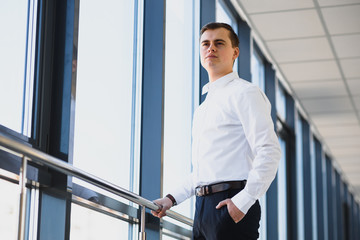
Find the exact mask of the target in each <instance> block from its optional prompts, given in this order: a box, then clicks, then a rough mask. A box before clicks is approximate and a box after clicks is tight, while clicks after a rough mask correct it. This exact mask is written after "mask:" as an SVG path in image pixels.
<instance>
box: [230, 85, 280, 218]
mask: <svg viewBox="0 0 360 240" xmlns="http://www.w3.org/2000/svg"><path fill="white" fill-rule="evenodd" d="M234 100H235V111H236V115H237V116H238V117H239V119H240V122H241V125H242V127H243V130H244V133H245V136H246V138H247V141H248V144H249V146H250V148H251V151H252V154H253V155H254V156H255V157H254V159H253V162H252V169H251V170H250V172H249V174H248V179H247V183H246V186H245V188H244V189H243V191H240V192H239V193H238V194H237V195H235V196H234V197H233V198H232V201H233V202H234V204H235V206H237V207H238V208H239V209H240V210H241V211H242V212H243V213H245V214H246V213H247V212H248V210H249V208H250V207H251V206H252V205H253V204H254V203H255V201H256V200H257V199H259V198H260V197H262V196H263V195H264V194H265V192H266V191H267V189H268V188H269V186H270V184H271V182H272V181H273V180H274V178H275V175H276V171H277V168H278V164H279V161H280V156H281V152H280V144H279V140H278V137H277V135H276V133H275V131H274V124H273V121H272V119H271V105H270V102H269V100H268V99H267V97H266V96H265V94H264V93H263V92H262V91H261V90H260V89H259V88H258V87H256V86H250V87H248V88H247V89H245V90H244V91H243V92H242V93H240V94H237V96H236V97H235V98H234Z"/></svg>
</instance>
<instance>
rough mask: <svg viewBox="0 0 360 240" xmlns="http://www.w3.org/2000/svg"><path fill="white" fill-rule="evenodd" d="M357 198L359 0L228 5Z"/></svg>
mask: <svg viewBox="0 0 360 240" xmlns="http://www.w3.org/2000/svg"><path fill="white" fill-rule="evenodd" d="M232 2H233V3H234V4H235V5H236V8H237V9H238V10H239V13H240V15H242V16H243V17H244V18H245V19H246V20H247V21H248V23H249V25H250V26H251V28H252V30H253V32H254V34H255V35H256V36H257V39H258V40H259V41H260V44H259V45H260V47H261V48H262V50H263V51H265V52H266V55H267V56H269V57H270V60H271V62H272V63H273V64H274V65H275V66H276V69H278V74H279V75H280V76H281V78H283V79H281V80H283V81H285V82H286V84H287V85H288V86H290V89H291V91H293V92H294V95H295V97H296V98H297V99H296V100H297V101H298V102H299V104H300V105H301V106H302V108H303V110H304V112H305V114H306V115H307V118H308V119H309V121H310V122H311V123H312V124H313V125H314V126H313V129H315V134H317V135H318V137H319V138H320V139H322V140H323V142H325V144H324V145H325V146H326V151H327V153H328V154H329V155H330V156H331V157H332V158H333V159H334V161H335V165H336V166H337V167H338V168H339V169H338V170H339V171H341V173H342V178H343V179H344V180H345V181H346V182H348V183H349V184H350V186H351V191H352V192H353V193H354V194H356V195H357V198H358V199H360V0H299V1H289V0H267V1H263V0H232Z"/></svg>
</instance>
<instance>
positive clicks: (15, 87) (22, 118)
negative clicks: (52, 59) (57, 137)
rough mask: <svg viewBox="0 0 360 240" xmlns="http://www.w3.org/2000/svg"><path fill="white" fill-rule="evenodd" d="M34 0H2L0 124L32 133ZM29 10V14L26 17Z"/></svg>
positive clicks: (0, 20) (0, 25) (0, 14)
mask: <svg viewBox="0 0 360 240" xmlns="http://www.w3.org/2000/svg"><path fill="white" fill-rule="evenodd" d="M34 9H36V8H34V1H27V0H21V1H13V0H4V1H1V8H0V32H1V37H0V53H1V54H0V112H1V114H0V125H3V126H5V127H7V128H9V129H11V130H14V131H16V132H18V133H22V134H24V135H26V136H30V135H31V113H32V89H33V83H32V82H33V64H34V63H33V57H34V56H33V55H34V48H33V46H34V45H33V43H34V41H35V40H34V36H35V35H34V34H33V32H34V31H35V29H34V28H35V27H34V26H35V25H34V21H35V19H33V14H34V11H35V10H34ZM28 13H29V18H28Z"/></svg>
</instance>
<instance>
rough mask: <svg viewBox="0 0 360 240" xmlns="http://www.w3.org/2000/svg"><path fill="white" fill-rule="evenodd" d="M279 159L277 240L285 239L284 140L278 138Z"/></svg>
mask: <svg viewBox="0 0 360 240" xmlns="http://www.w3.org/2000/svg"><path fill="white" fill-rule="evenodd" d="M279 142H280V148H281V159H280V163H279V168H278V174H277V177H278V215H279V224H278V231H279V240H286V239H287V221H286V220H287V218H286V213H287V205H286V142H285V141H284V140H283V139H282V138H279Z"/></svg>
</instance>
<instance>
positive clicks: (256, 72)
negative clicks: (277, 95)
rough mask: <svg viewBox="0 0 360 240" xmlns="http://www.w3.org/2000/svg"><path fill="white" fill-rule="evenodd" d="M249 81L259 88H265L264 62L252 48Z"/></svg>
mask: <svg viewBox="0 0 360 240" xmlns="http://www.w3.org/2000/svg"><path fill="white" fill-rule="evenodd" d="M251 82H253V83H254V84H256V85H257V86H259V88H260V89H261V90H263V91H264V89H265V64H264V60H263V59H262V57H261V56H260V54H259V53H258V52H257V51H256V50H253V52H252V56H251Z"/></svg>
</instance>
